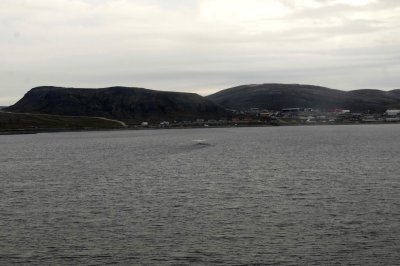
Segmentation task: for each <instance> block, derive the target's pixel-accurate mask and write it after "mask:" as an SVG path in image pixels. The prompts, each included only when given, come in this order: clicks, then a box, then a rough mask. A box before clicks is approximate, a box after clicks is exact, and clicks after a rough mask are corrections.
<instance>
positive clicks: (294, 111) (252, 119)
mask: <svg viewBox="0 0 400 266" xmlns="http://www.w3.org/2000/svg"><path fill="white" fill-rule="evenodd" d="M228 111H229V112H230V115H229V117H227V118H226V119H220V120H214V119H210V120H206V119H202V118H198V119H195V120H193V121H189V120H187V121H171V122H170V121H162V122H160V123H159V124H156V125H154V124H153V125H149V123H148V122H142V123H141V125H140V126H141V127H150V126H151V127H160V128H166V127H209V126H211V127H212V126H251V125H254V126H256V125H285V124H294V125H299V124H348V123H395V122H400V110H387V111H386V112H384V113H358V112H351V110H344V109H336V110H333V111H331V112H323V111H319V110H318V109H313V108H283V109H282V110H280V111H274V110H266V109H259V108H250V109H248V110H233V109H230V110H228Z"/></svg>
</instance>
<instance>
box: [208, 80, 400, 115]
mask: <svg viewBox="0 0 400 266" xmlns="http://www.w3.org/2000/svg"><path fill="white" fill-rule="evenodd" d="M207 98H208V99H210V100H212V101H214V102H215V103H217V104H219V105H222V106H224V107H225V108H234V109H248V108H252V107H256V108H265V109H272V110H280V109H282V108H290V107H300V108H306V107H310V108H318V109H320V110H325V111H329V110H333V109H337V108H340V109H350V110H352V111H354V112H364V111H368V110H369V111H371V112H384V111H385V110H386V109H390V108H400V90H393V91H389V92H386V91H380V90H355V91H348V92H346V91H340V90H333V89H329V88H325V87H319V86H312V85H299V84H257V85H243V86H238V87H234V88H229V89H226V90H222V91H220V92H217V93H215V94H212V95H209V96H207Z"/></svg>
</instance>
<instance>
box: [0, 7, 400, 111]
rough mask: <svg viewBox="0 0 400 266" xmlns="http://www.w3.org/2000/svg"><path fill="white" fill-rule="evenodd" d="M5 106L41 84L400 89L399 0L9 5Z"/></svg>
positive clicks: (2, 25)
mask: <svg viewBox="0 0 400 266" xmlns="http://www.w3.org/2000/svg"><path fill="white" fill-rule="evenodd" d="M0 62H1V63H0V81H1V84H0V105H8V104H12V103H14V102H15V101H17V100H18V99H19V98H20V97H22V96H23V95H24V94H25V93H26V92H27V91H28V90H29V89H30V88H32V87H35V86H40V85H55V86H68V87H107V86H113V85H121V86H136V87H145V88H150V89H159V90H176V91H191V92H196V93H199V94H202V95H206V94H209V93H212V92H215V91H217V90H220V89H225V88H228V87H231V86H236V85H242V84H253V83H270V82H275V83H302V84H315V85H321V86H327V87H330V88H335V89H341V90H352V89H361V88H374V89H383V90H389V89H396V88H400V1H398V0H381V1H379V0H1V1H0Z"/></svg>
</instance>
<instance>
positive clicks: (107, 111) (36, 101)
mask: <svg viewBox="0 0 400 266" xmlns="http://www.w3.org/2000/svg"><path fill="white" fill-rule="evenodd" d="M5 110H6V111H10V112H21V113H42V114H54V115H69V116H96V117H107V118H114V119H120V120H124V121H127V122H131V123H137V122H141V121H163V120H191V119H196V118H207V119H209V118H219V117H220V116H223V115H224V110H223V108H221V107H219V106H218V105H216V104H215V103H214V102H212V101H210V100H208V99H206V98H204V97H201V96H199V95H197V94H194V93H180V92H165V91H155V90H148V89H143V88H127V87H111V88H103V89H77V88H62V87H48V86H47V87H37V88H34V89H32V90H30V91H29V92H28V93H27V94H26V95H25V96H24V97H23V98H22V99H21V100H20V101H18V102H17V103H16V104H15V105H13V106H10V107H8V108H6V109H5Z"/></svg>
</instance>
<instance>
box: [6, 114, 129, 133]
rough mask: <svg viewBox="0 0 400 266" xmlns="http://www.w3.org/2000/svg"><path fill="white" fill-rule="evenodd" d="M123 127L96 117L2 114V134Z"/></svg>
mask: <svg viewBox="0 0 400 266" xmlns="http://www.w3.org/2000/svg"><path fill="white" fill-rule="evenodd" d="M122 127H123V126H122V125H121V124H120V123H118V122H114V121H110V120H105V119H100V118H95V117H68V116H55V115H42V114H20V113H6V112H0V132H1V131H7V130H16V129H18V130H40V129H113V128H122Z"/></svg>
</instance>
